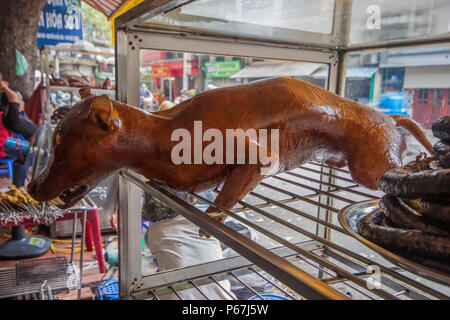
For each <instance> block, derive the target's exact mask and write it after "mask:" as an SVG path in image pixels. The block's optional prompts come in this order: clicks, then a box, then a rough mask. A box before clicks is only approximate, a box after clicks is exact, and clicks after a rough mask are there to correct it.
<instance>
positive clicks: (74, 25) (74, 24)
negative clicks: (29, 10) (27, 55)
mask: <svg viewBox="0 0 450 320" xmlns="http://www.w3.org/2000/svg"><path fill="white" fill-rule="evenodd" d="M81 17H82V13H81V0H47V1H46V3H45V6H44V9H42V12H41V17H40V19H39V30H38V35H37V39H38V48H39V49H41V48H42V47H43V46H45V45H56V44H58V43H60V42H70V43H74V42H75V41H77V40H82V39H83V25H82V19H81Z"/></svg>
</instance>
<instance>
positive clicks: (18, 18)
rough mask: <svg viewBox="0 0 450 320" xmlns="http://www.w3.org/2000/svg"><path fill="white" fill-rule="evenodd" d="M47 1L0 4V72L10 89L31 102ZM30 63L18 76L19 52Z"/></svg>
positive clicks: (4, 1) (5, 0) (3, 1)
mask: <svg viewBox="0 0 450 320" xmlns="http://www.w3.org/2000/svg"><path fill="white" fill-rule="evenodd" d="M44 4H45V0H33V1H30V0H14V1H12V0H0V8H1V9H0V48H1V49H0V72H1V73H2V75H3V78H4V79H5V80H7V81H8V82H9V83H10V85H11V87H13V88H15V89H17V90H19V91H20V92H21V93H22V95H23V96H24V98H25V99H28V98H29V97H30V96H31V94H32V93H33V90H34V66H35V65H36V63H37V49H36V48H37V31H38V27H39V17H40V13H41V11H42V8H43V7H44ZM15 49H17V50H19V51H20V52H21V53H22V54H23V55H24V56H25V58H26V59H27V61H28V64H29V67H28V69H27V71H26V73H25V74H24V75H23V76H22V77H19V76H17V75H16V51H15Z"/></svg>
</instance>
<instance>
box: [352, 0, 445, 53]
mask: <svg viewBox="0 0 450 320" xmlns="http://www.w3.org/2000/svg"><path fill="white" fill-rule="evenodd" d="M449 15H450V1H448V0H430V1H418V0H397V1H385V0H358V1H353V7H352V14H351V27H350V38H349V45H350V46H351V45H357V44H362V43H369V42H377V41H390V40H401V39H408V38H424V37H429V36H437V35H442V34H445V33H448V32H449V31H450V24H449V20H448V17H449Z"/></svg>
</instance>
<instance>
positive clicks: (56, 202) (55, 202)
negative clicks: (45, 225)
mask: <svg viewBox="0 0 450 320" xmlns="http://www.w3.org/2000/svg"><path fill="white" fill-rule="evenodd" d="M48 204H49V205H52V206H57V205H64V204H66V203H65V202H64V201H62V200H61V199H60V198H59V197H56V198H54V199H52V200H50V201H48Z"/></svg>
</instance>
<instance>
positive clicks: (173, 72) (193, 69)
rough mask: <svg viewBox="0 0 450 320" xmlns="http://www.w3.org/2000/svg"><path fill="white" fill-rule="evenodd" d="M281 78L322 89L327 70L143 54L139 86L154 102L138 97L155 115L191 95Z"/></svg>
mask: <svg viewBox="0 0 450 320" xmlns="http://www.w3.org/2000/svg"><path fill="white" fill-rule="evenodd" d="M281 76H289V77H293V78H297V79H300V80H305V81H308V82H311V83H314V84H316V85H319V86H321V87H325V86H326V84H327V78H328V66H327V65H325V64H318V63H307V62H295V61H285V60H283V61H282V60H269V59H259V58H242V57H225V56H210V55H206V54H196V53H187V52H185V53H183V52H168V51H157V50H142V51H141V78H140V82H141V85H143V84H144V85H145V88H147V89H148V90H149V91H150V92H151V96H153V100H152V101H153V102H152V103H150V102H149V99H145V97H142V96H141V107H143V108H145V109H147V110H148V111H157V110H159V107H160V104H161V103H162V102H163V101H165V100H167V101H169V102H170V103H179V102H181V101H183V99H186V98H187V97H189V95H190V94H191V93H192V94H193V93H194V92H195V94H198V93H200V92H203V91H206V90H210V89H214V88H221V87H226V86H231V85H236V84H245V83H249V82H252V81H255V80H260V79H264V78H271V77H281ZM141 89H142V88H141ZM187 92H189V94H188V93H187ZM141 93H142V90H141Z"/></svg>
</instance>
